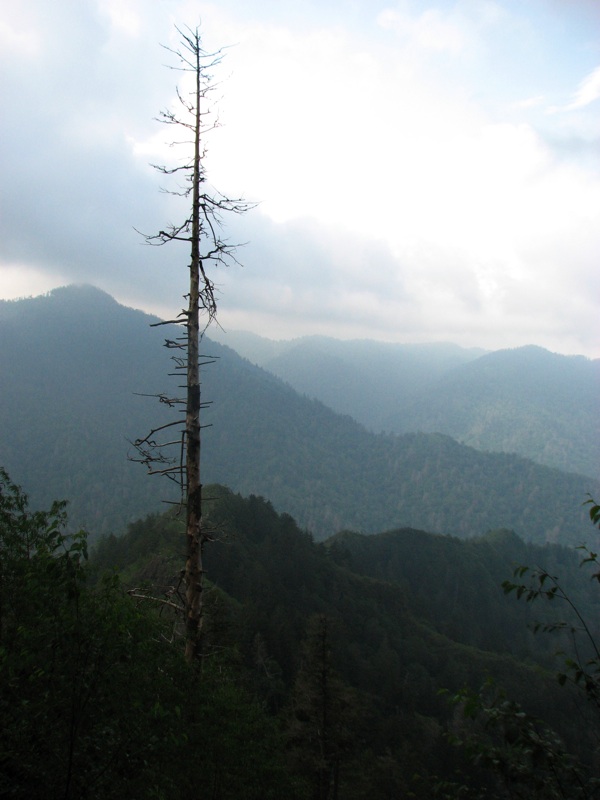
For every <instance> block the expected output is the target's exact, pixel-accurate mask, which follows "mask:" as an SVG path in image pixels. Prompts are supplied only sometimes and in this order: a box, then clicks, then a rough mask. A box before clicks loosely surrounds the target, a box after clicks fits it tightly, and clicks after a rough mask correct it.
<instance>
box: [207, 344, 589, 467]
mask: <svg viewBox="0 0 600 800" xmlns="http://www.w3.org/2000/svg"><path fill="white" fill-rule="evenodd" d="M218 338H219V341H222V342H224V343H225V344H228V345H229V346H231V347H233V348H234V349H235V350H236V351H237V352H238V353H240V354H241V355H243V356H244V357H246V358H249V359H250V360H251V361H253V362H254V363H256V364H259V365H260V366H262V367H264V368H265V369H268V370H269V371H270V372H272V373H273V374H275V375H277V376H278V377H280V378H282V379H283V380H285V381H287V382H288V383H289V384H290V386H292V387H293V388H294V389H296V390H297V391H299V392H302V393H303V394H306V395H307V396H308V397H314V398H315V399H317V400H320V401H321V402H323V403H325V404H326V405H328V406H329V407H330V408H332V409H333V410H334V411H338V412H340V413H343V414H349V415H350V416H352V417H353V418H354V419H356V420H357V421H358V422H361V423H362V424H363V425H365V426H366V427H367V428H369V429H370V430H373V431H375V432H381V431H389V432H392V433H408V432H417V431H424V432H436V433H445V434H448V435H449V436H452V437H453V438H454V439H457V440H458V441H460V442H462V443H463V444H468V445H470V446H471V447H475V448H477V449H478V450H493V451H497V452H505V453H517V454H519V455H521V456H524V457H526V458H531V459H533V460H534V461H536V462H537V463H539V464H544V465H546V466H550V467H557V468H559V469H562V470H565V471H567V472H577V473H581V474H584V475H589V476H594V477H596V478H598V477H600V415H599V414H598V406H599V400H600V360H595V361H592V360H589V359H587V358H584V357H583V356H563V355H558V354H556V353H550V352H548V351H547V350H544V349H543V348H541V347H534V346H528V347H520V348H515V349H512V350H500V351H497V352H494V353H485V352H484V351H482V350H475V349H472V350H465V349H462V348H460V347H458V346H456V345H451V344H428V345H401V344H390V343H384V342H372V341H349V342H341V341H337V340H335V339H328V338H325V337H305V338H302V339H296V340H292V341H288V342H270V341H269V340H268V339H262V338H261V337H257V336H255V335H253V334H244V333H239V332H238V333H236V332H232V333H224V332H221V331H219V332H218Z"/></svg>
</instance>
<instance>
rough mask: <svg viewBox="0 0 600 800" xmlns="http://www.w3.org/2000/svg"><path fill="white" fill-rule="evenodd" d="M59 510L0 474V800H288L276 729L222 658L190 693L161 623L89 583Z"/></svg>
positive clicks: (192, 680)
mask: <svg viewBox="0 0 600 800" xmlns="http://www.w3.org/2000/svg"><path fill="white" fill-rule="evenodd" d="M63 522H64V507H63V505H62V504H55V505H54V506H53V508H52V509H51V510H50V511H49V512H35V513H31V512H29V511H28V508H27V498H26V496H25V495H24V494H23V493H22V492H21V491H20V490H19V489H18V487H16V486H15V485H14V484H12V483H11V481H10V479H9V478H8V475H7V474H6V472H4V471H1V472H0V718H1V719H2V726H1V727H0V795H1V796H2V797H7V798H8V797H10V798H23V800H25V798H27V799H28V800H31V799H32V798H34V799H35V798H40V800H41V798H44V800H52V799H53V798H57V800H58V798H61V799H62V800H66V799H67V798H73V799H74V798H94V800H104V798H106V799H108V798H122V797H135V798H145V797H148V798H165V800H167V798H169V799H170V798H173V797H178V796H186V795H187V794H189V792H190V791H191V787H192V786H196V785H197V777H198V775H201V776H202V779H203V781H204V782H205V785H206V786H210V794H209V796H211V797H213V798H215V800H229V799H230V798H231V800H233V799H234V798H239V797H240V796H244V797H248V798H256V799H257V800H258V798H269V797H272V798H277V797H281V796H283V795H286V794H289V781H288V779H287V776H286V774H285V771H284V770H283V760H282V750H281V747H280V746H279V744H278V743H279V737H278V732H277V730H276V727H275V724H274V722H273V721H272V720H270V719H269V718H268V717H267V715H266V714H265V712H264V710H263V708H262V706H261V704H260V703H258V702H256V701H255V700H254V699H253V698H252V696H251V695H250V694H249V693H248V692H247V691H246V690H245V689H244V687H243V681H242V680H239V677H238V675H237V674H236V668H235V659H233V658H232V657H231V656H229V655H228V654H227V652H223V653H222V654H221V655H220V656H219V657H218V658H216V659H215V660H214V662H211V663H210V665H209V666H208V667H207V669H206V680H205V681H203V683H202V686H201V687H200V686H199V685H198V682H197V680H196V677H195V675H194V673H193V671H191V670H189V669H188V668H187V667H186V666H185V664H184V662H183V659H182V657H181V654H180V648H179V647H174V646H172V645H171V644H170V643H169V642H168V641H167V638H168V636H170V634H171V630H170V624H169V621H168V620H167V621H163V620H162V619H161V618H160V617H159V616H158V615H157V614H155V613H154V611H153V609H152V608H150V607H149V606H147V605H136V604H135V603H134V602H133V601H132V599H131V598H130V597H129V596H128V595H127V594H126V593H125V592H124V591H123V590H122V588H121V584H120V580H119V578H118V576H117V575H116V574H112V575H111V574H108V575H106V576H105V577H103V578H101V579H100V580H97V581H96V582H93V581H92V580H91V577H90V573H89V570H88V567H87V564H86V557H87V550H86V539H85V534H83V533H80V534H77V535H76V536H74V537H68V536H66V535H65V534H63V533H62V532H61V530H60V527H61V525H62V524H63Z"/></svg>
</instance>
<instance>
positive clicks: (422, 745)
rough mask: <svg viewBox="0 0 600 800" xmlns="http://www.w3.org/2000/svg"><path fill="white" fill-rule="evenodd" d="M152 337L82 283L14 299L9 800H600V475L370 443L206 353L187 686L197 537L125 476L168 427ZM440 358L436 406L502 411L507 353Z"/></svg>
mask: <svg viewBox="0 0 600 800" xmlns="http://www.w3.org/2000/svg"><path fill="white" fill-rule="evenodd" d="M154 321H155V320H154V318H152V317H149V316H148V315H145V314H142V313H141V312H137V311H133V310H131V309H126V308H124V307H122V306H120V305H119V304H117V303H116V302H115V301H114V300H113V299H112V298H110V297H109V296H108V295H106V294H104V293H102V292H99V291H98V290H96V289H93V288H92V287H68V288H65V289H62V290H56V291H54V292H52V293H51V294H50V295H48V296H45V297H40V298H33V299H30V300H23V301H18V302H14V303H3V304H0V335H1V336H2V341H3V344H5V345H6V346H5V347H3V348H2V349H0V374H1V375H2V379H3V392H2V395H1V396H0V421H1V422H2V425H3V431H4V433H3V436H2V441H1V445H0V463H3V464H4V465H5V466H6V467H7V468H8V471H4V469H2V471H1V472H0V718H1V719H2V727H1V730H0V795H1V796H6V797H14V798H23V800H24V799H25V798H28V799H30V798H40V799H41V798H49V800H52V798H56V799H57V800H58V798H63V799H72V800H75V798H94V800H96V799H97V800H104V798H122V797H134V798H138V797H139V798H161V799H164V800H170V799H171V798H177V797H183V796H186V797H202V798H204V797H206V798H212V800H228V799H229V798H231V800H233V798H236V799H237V798H248V800H252V798H257V800H258V799H259V798H273V799H274V800H275V799H277V798H281V797H289V798H290V800H359V798H369V799H370V800H371V799H372V800H379V798H381V799H382V800H383V799H384V798H386V799H388V798H390V799H391V798H404V797H406V798H409V797H412V798H416V799H417V800H429V799H430V798H439V799H440V800H458V799H459V798H467V799H469V800H505V799H506V798H511V799H512V798H527V799H528V800H529V798H538V799H539V800H554V798H557V800H558V798H568V799H569V800H571V799H572V800H575V798H587V799H589V800H591V798H596V797H598V796H599V794H598V792H599V791H600V782H599V781H598V779H597V776H598V764H599V761H598V758H599V754H600V750H599V746H600V715H599V713H598V710H599V707H600V704H599V702H598V693H597V687H598V670H599V669H600V652H599V650H598V648H599V646H600V645H599V643H600V626H599V624H598V619H600V616H599V611H600V591H599V589H598V574H600V573H599V572H598V564H597V557H596V555H595V553H594V548H596V549H597V536H598V530H597V525H598V507H597V506H591V513H590V506H589V505H585V500H586V497H588V496H589V495H588V493H590V494H592V495H593V496H595V497H598V496H600V487H599V486H598V484H597V483H596V482H594V480H593V479H592V478H588V477H585V476H584V475H577V474H574V473H566V472H561V471H560V470H558V469H555V468H551V467H549V466H544V465H542V464H538V463H535V461H534V460H532V459H526V458H523V457H521V456H518V455H516V454H514V453H510V452H497V453H495V452H488V451H486V450H484V449H476V448H475V447H468V446H466V445H464V444H461V443H459V442H458V441H457V440H456V439H454V438H451V437H450V436H449V435H446V434H444V433H435V432H432V431H427V430H423V431H420V432H418V431H414V432H410V433H403V434H402V435H397V434H393V433H374V432H373V431H370V430H368V429H367V428H366V427H364V426H363V425H361V424H360V423H359V422H358V421H356V420H355V419H352V418H351V417H350V416H347V415H343V414H339V413H336V412H335V411H333V410H332V409H330V408H328V407H327V406H326V405H324V404H323V403H322V402H321V401H319V400H316V399H310V398H309V397H306V396H303V395H302V394H300V393H299V392H297V391H296V390H295V389H294V388H293V387H292V386H290V385H289V384H286V383H284V382H283V381H282V380H281V378H279V377H277V376H276V375H274V374H272V373H270V372H268V371H265V370H264V369H262V368H260V367H258V366H256V365H255V364H252V363H250V361H248V360H246V359H244V358H242V357H240V356H239V355H238V354H237V353H235V352H234V351H233V350H231V349H230V348H228V347H226V346H224V345H222V344H219V343H216V342H214V341H210V340H208V339H206V338H203V340H202V353H203V355H204V356H205V357H206V360H207V361H210V362H212V363H210V364H209V365H208V367H207V368H206V370H205V372H204V378H203V397H204V398H208V399H209V401H210V402H209V405H208V406H207V408H206V412H205V416H204V417H203V420H204V423H203V424H206V425H207V426H208V427H206V428H205V429H204V432H205V435H204V438H203V458H204V459H205V467H204V474H205V476H206V479H205V480H206V481H208V480H210V481H212V483H211V484H210V485H205V490H204V504H203V508H204V512H203V524H204V525H205V526H206V529H207V530H208V531H209V532H210V533H209V535H208V540H207V545H206V548H205V552H204V561H203V571H204V573H205V575H206V583H205V588H204V590H203V608H204V612H203V618H202V659H201V666H200V667H199V669H200V672H198V670H190V668H189V666H187V665H186V664H185V661H184V659H183V657H182V647H183V646H182V641H183V630H182V624H181V618H180V616H179V614H177V613H175V611H174V607H175V606H176V605H177V604H176V603H175V602H174V601H175V600H176V599H177V598H178V597H179V596H180V594H181V592H182V588H181V584H182V567H183V561H182V553H183V552H184V551H185V545H184V538H185V536H184V524H183V521H182V519H181V517H180V516H179V515H178V513H177V510H176V508H177V507H176V506H175V510H168V511H166V512H165V510H164V509H165V506H164V505H162V506H161V505H160V504H159V503H158V500H159V498H164V499H166V500H169V499H176V498H174V495H172V494H171V495H169V493H168V486H163V485H162V484H161V482H160V481H158V482H157V479H154V478H153V479H150V478H148V477H147V476H146V475H144V470H143V469H141V468H140V466H139V465H137V464H135V463H131V462H130V461H127V458H126V456H127V452H128V450H129V451H130V453H131V444H130V442H131V441H132V440H133V439H134V438H135V437H136V436H138V435H140V433H141V434H144V433H146V432H147V431H148V430H149V429H150V428H152V427H154V426H156V425H158V424H160V422H161V421H162V420H166V419H169V417H168V416H166V415H163V416H161V414H162V413H163V412H164V409H161V407H160V404H157V403H156V402H153V400H155V398H152V397H147V396H146V395H155V394H157V393H159V392H161V391H163V390H164V388H165V385H164V382H165V379H166V375H167V373H168V372H169V369H170V366H169V360H168V353H166V352H163V351H162V349H161V348H160V343H161V337H162V336H163V335H164V334H163V332H162V331H157V330H156V329H151V331H150V332H149V331H148V325H149V323H152V322H154ZM262 345H263V346H265V347H268V345H266V344H265V343H264V342H262ZM423 352H425V351H423ZM446 353H447V358H448V360H449V362H448V363H450V366H449V367H448V369H447V370H446V371H444V368H443V367H442V364H443V361H444V358H443V357H442V350H437V349H436V348H435V347H434V348H433V349H432V350H430V351H428V353H427V357H426V359H425V360H424V361H421V362H420V366H419V367H418V369H417V367H416V366H415V373H414V374H415V375H416V374H417V372H418V370H421V375H422V383H421V388H420V390H419V391H421V390H422V391H425V389H426V383H427V381H428V380H429V379H430V378H431V376H432V374H433V373H435V372H436V370H437V373H436V375H437V377H436V380H437V381H438V382H442V381H444V380H447V381H448V382H449V384H452V385H454V382H455V381H456V380H457V379H456V375H457V374H458V373H457V371H459V372H460V371H466V372H467V373H468V374H471V373H469V370H475V371H476V372H477V370H479V366H477V365H480V364H481V363H483V364H484V366H485V369H486V370H489V374H490V385H492V386H495V387H496V389H495V391H496V393H497V395H498V398H501V396H502V393H503V391H504V389H503V388H502V387H503V379H502V377H501V376H502V375H506V374H507V372H510V370H508V369H507V368H506V364H505V362H506V359H508V361H509V362H510V364H512V365H513V366H514V364H515V361H514V357H513V356H511V355H506V354H503V353H497V354H481V353H477V352H471V353H469V354H465V353H464V352H462V351H460V349H453V348H449V349H448V348H446ZM513 355H514V354H513ZM548 355H550V354H548ZM523 358H524V359H525V360H527V359H533V363H534V364H538V365H539V364H540V363H541V362H540V358H541V360H542V361H544V360H546V362H547V363H548V364H551V363H555V362H554V361H553V359H552V358H550V359H549V360H548V358H547V355H546V354H544V353H542V354H541V355H540V354H539V353H537V352H536V351H535V350H527V349H525V350H524V351H523V352H521V353H519V354H518V358H517V360H519V359H523ZM427 363H428V364H429V366H427ZM556 363H557V364H560V369H558V372H557V373H556V374H557V375H559V374H564V369H571V367H573V365H574V369H575V370H578V369H579V368H580V367H581V369H582V370H583V371H585V370H586V369H587V367H585V366H583V367H582V363H580V362H579V361H577V360H576V361H572V362H569V366H566V365H565V362H563V361H561V360H560V359H559V361H558V362H556ZM435 364H437V367H436V366H435ZM502 364H504V365H505V366H504V367H502V369H500V371H499V373H497V372H495V371H494V370H495V369H496V367H495V366H494V365H500V366H502ZM511 369H512V367H511ZM548 369H550V367H548ZM561 370H563V372H561ZM531 371H532V374H535V369H533V367H531ZM517 373H518V374H520V373H519V370H517ZM477 374H479V373H477ZM586 374H587V373H586ZM427 376H428V377H427ZM499 376H500V377H499ZM426 378H427V380H426ZM479 380H480V378H477V379H476V380H475V379H474V381H473V382H471V384H468V383H467V384H464V385H465V386H466V385H470V387H471V389H470V391H472V393H473V399H474V405H473V407H472V411H473V414H476V408H475V407H476V405H477V403H476V402H475V400H476V396H477V392H476V391H475V388H474V387H475V385H476V383H477V381H479ZM515 380H517V383H518V379H517V378H516V379H515ZM417 382H418V381H417ZM439 385H441V383H440V384H439ZM461 385H462V384H461ZM461 391H462V390H461ZM560 394H561V392H560V391H558V392H556V393H555V395H554V398H555V400H556V402H557V403H558V405H557V406H556V408H557V409H558V411H557V413H559V411H560V409H561V408H564V407H565V406H566V405H568V402H569V398H568V397H567V396H565V397H563V398H562V401H560ZM433 395H435V392H433V391H432V396H433ZM450 396H451V392H450V390H449V391H448V393H446V394H445V395H444V397H445V398H446V400H445V402H446V403H447V404H448V405H449V406H451V405H452V403H451V402H450V399H449V398H450ZM456 397H460V392H459V393H458V394H457V395H456ZM538 400H539V398H537V399H536V398H535V397H533V396H532V402H531V405H530V406H529V407H524V410H523V419H525V418H526V417H527V413H529V414H532V415H534V414H535V409H536V408H537V403H538ZM559 401H560V402H559ZM415 402H416V401H415ZM561 403H562V404H561ZM434 405H435V403H434V402H433V400H432V404H431V405H430V408H433V407H434ZM423 407H424V406H423ZM480 407H482V406H480ZM527 409H529V410H527ZM525 412H527V413H525ZM506 413H507V417H506V419H511V418H512V419H514V420H515V425H517V427H518V423H519V420H518V417H517V416H516V415H515V414H514V413H513V410H511V409H510V408H508V410H507V412H506ZM511 415H512V416H511ZM563 418H565V419H566V417H563ZM521 421H522V422H523V420H521ZM523 424H526V423H525V422H523ZM581 424H582V426H583V428H585V426H586V425H588V424H590V423H589V419H588V417H586V416H585V415H584V416H583V417H582V420H581ZM424 427H426V426H424ZM531 430H532V432H533V431H535V430H537V429H536V428H535V427H531ZM536 435H537V434H536ZM565 435H567V433H565ZM578 435H579V434H578ZM581 435H582V436H584V435H585V430H582V432H581ZM568 436H570V434H568ZM128 441H129V443H128ZM552 441H554V439H552V437H550V438H549V439H548V442H550V443H551V442H552ZM480 444H481V443H480ZM548 446H549V448H550V449H551V446H552V445H551V444H549V445H548ZM13 481H14V482H13ZM163 483H164V481H163ZM20 485H22V486H23V489H21V488H20ZM30 487H31V501H30V500H29V498H28V496H27V494H26V493H25V492H28V493H29V492H30ZM63 498H65V499H66V500H68V501H69V503H68V505H67V503H65V502H62V500H63ZM169 508H170V507H169ZM44 509H46V510H44ZM590 516H591V517H592V523H593V525H590V519H589V517H590ZM86 521H87V522H89V526H88V527H89V533H88V532H83V531H79V532H77V533H75V532H74V531H76V530H77V529H78V527H79V526H80V525H81V524H82V522H86ZM584 542H585V543H586V544H587V548H586V549H582V550H576V549H574V547H573V546H574V545H575V546H576V545H579V544H581V543H584ZM588 548H589V549H588ZM581 562H583V563H581Z"/></svg>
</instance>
